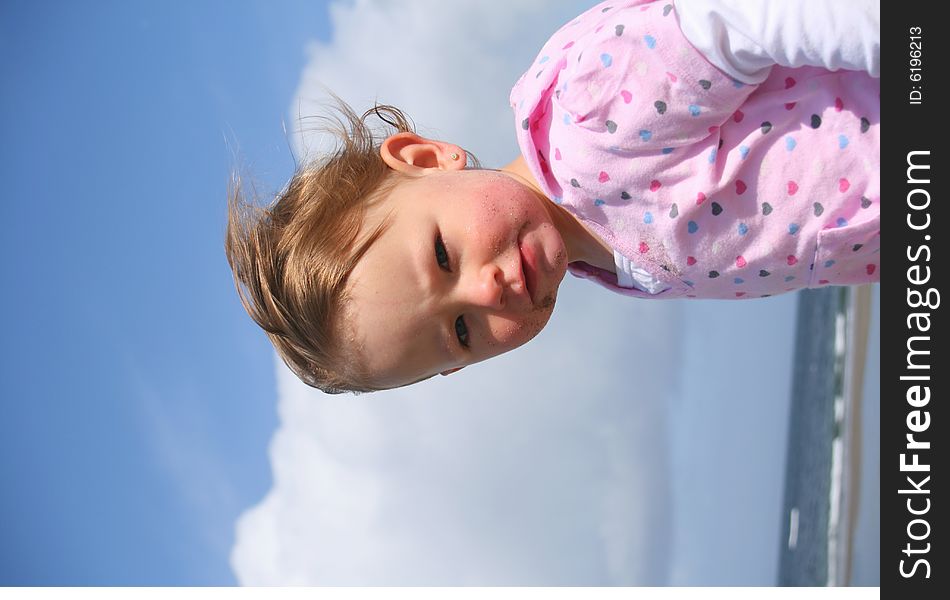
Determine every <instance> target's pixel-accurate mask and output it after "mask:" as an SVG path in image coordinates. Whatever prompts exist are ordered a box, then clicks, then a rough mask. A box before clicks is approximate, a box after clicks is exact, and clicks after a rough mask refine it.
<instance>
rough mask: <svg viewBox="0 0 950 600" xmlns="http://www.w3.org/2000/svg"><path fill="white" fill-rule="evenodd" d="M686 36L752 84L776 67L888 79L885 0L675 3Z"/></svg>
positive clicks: (702, 0)
mask: <svg viewBox="0 0 950 600" xmlns="http://www.w3.org/2000/svg"><path fill="white" fill-rule="evenodd" d="M674 1H675V4H676V12H677V15H678V16H679V20H680V28H681V29H682V31H683V35H685V36H686V39H688V40H689V42H690V43H691V44H692V45H693V46H694V47H695V48H696V49H697V50H699V51H700V52H701V53H702V54H703V55H704V56H705V57H706V59H707V60H709V62H711V63H712V64H714V65H716V66H717V67H719V68H720V69H721V70H723V71H724V72H726V73H728V74H729V75H730V76H732V77H734V78H735V79H737V80H739V81H742V82H744V83H750V84H754V83H761V82H762V81H764V80H765V78H766V77H768V74H769V70H770V67H771V66H772V65H776V64H777V65H781V66H784V67H801V66H814V67H824V68H825V69H828V70H829V71H836V70H838V69H846V70H850V71H866V72H867V73H868V74H869V75H871V76H872V77H880V76H881V64H880V61H881V58H880V54H881V7H880V4H879V1H878V0H674Z"/></svg>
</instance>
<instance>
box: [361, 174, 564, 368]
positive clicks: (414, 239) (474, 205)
mask: <svg viewBox="0 0 950 600" xmlns="http://www.w3.org/2000/svg"><path fill="white" fill-rule="evenodd" d="M462 164H464V160H463V161H462V162H461V163H459V164H458V167H457V168H453V167H452V163H449V167H448V168H445V167H444V166H443V167H441V168H426V169H422V168H418V167H416V168H415V169H410V170H411V171H412V173H414V174H413V175H411V176H409V177H405V178H403V179H402V180H401V181H400V182H399V183H398V184H397V185H396V187H395V188H394V189H393V190H392V191H391V192H390V194H389V196H388V197H387V198H386V199H385V200H383V201H381V202H378V203H377V204H376V205H374V206H373V207H372V208H371V209H370V210H369V211H368V212H367V215H366V219H365V221H364V223H363V228H362V230H361V231H362V232H369V231H372V229H373V228H374V227H375V226H376V225H377V224H378V223H379V222H380V221H381V220H382V219H383V218H385V217H386V216H387V214H389V219H390V224H389V227H388V229H386V231H385V232H384V233H383V234H382V235H381V236H380V237H379V238H378V239H377V240H376V241H375V242H374V243H373V244H372V245H371V246H370V248H369V249H368V250H367V252H366V253H365V254H364V255H363V257H362V258H361V259H360V261H359V262H358V263H357V265H356V267H355V268H354V269H353V272H352V273H351V275H350V279H349V281H348V286H349V287H348V291H349V293H350V298H351V299H352V302H351V303H350V305H349V306H348V309H347V318H348V319H349V322H348V326H349V327H350V328H351V331H352V333H353V336H354V337H355V340H354V341H355V343H356V344H357V346H356V347H357V349H358V350H357V354H358V356H359V357H360V360H361V361H362V362H363V364H364V365H365V367H366V368H367V369H368V370H369V371H370V373H371V374H373V379H374V382H375V383H377V384H380V385H383V386H386V387H397V386H399V385H404V384H407V383H412V382H415V381H418V380H420V379H424V378H426V377H428V376H430V375H434V374H435V373H443V374H448V373H449V372H452V371H454V370H457V369H459V368H461V367H464V366H466V365H470V364H473V363H476V362H479V361H482V360H485V359H487V358H491V357H492V356H496V355H498V354H501V353H503V352H507V351H508V350H512V349H514V348H517V347H518V346H520V345H522V344H524V343H525V342H527V341H528V340H530V339H531V338H533V337H534V336H535V335H537V334H538V332H540V331H541V329H542V328H543V327H544V325H545V324H546V323H547V322H548V319H549V318H550V317H551V312H552V311H553V310H554V303H555V299H556V297H557V289H558V285H559V284H560V283H561V280H562V279H563V277H564V274H565V272H566V270H567V262H568V257H567V251H566V249H565V246H564V241H563V239H562V237H561V235H560V233H559V232H558V230H557V228H556V227H555V226H554V224H553V222H552V214H551V212H550V210H551V209H549V208H548V206H551V205H550V202H549V201H548V200H547V199H546V198H545V197H544V196H542V195H541V194H540V193H538V192H537V191H536V190H534V189H532V188H531V187H529V186H528V185H526V183H525V182H524V181H523V180H521V179H520V178H517V177H516V176H513V175H510V174H507V173H505V172H500V171H487V170H461V165H462Z"/></svg>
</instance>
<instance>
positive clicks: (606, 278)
mask: <svg viewBox="0 0 950 600" xmlns="http://www.w3.org/2000/svg"><path fill="white" fill-rule="evenodd" d="M879 94H880V82H879V80H877V79H873V78H871V77H870V76H868V75H867V74H866V73H863V72H854V71H837V72H831V71H827V70H824V69H819V68H814V67H805V68H799V69H788V68H784V67H777V66H776V67H773V68H772V71H771V74H770V75H769V77H768V78H767V79H766V80H765V81H764V82H763V83H761V84H759V85H745V84H742V83H740V82H738V81H735V80H733V79H731V78H730V77H728V76H727V75H725V74H724V73H722V72H721V71H720V70H719V69H717V68H716V67H715V66H713V65H712V64H710V63H709V62H708V61H707V60H706V59H705V57H703V56H702V54H700V53H699V52H698V51H696V50H695V49H694V48H693V47H692V46H691V45H690V44H689V42H688V41H687V40H686V39H685V38H684V37H683V34H682V33H681V32H680V29H679V25H678V23H677V15H676V11H675V9H674V7H673V5H672V4H670V3H666V2H662V1H661V2H643V0H626V1H615V2H604V3H602V4H600V5H598V6H595V7H594V8H592V9H590V10H589V11H587V12H586V13H584V14H583V15H581V16H580V17H578V18H577V19H576V20H575V21H573V22H571V23H569V24H567V25H565V26H564V27H562V28H561V29H560V30H559V31H558V32H557V33H555V34H554V35H553V36H552V37H551V39H550V40H548V42H547V43H546V44H545V46H544V47H543V48H542V49H541V52H540V54H539V55H538V58H537V60H536V61H535V63H534V64H533V65H532V66H531V68H530V69H529V70H528V71H527V72H526V73H525V74H524V75H522V77H521V79H519V80H518V82H517V83H516V84H515V86H514V88H513V89H512V92H511V104H512V107H513V108H514V110H515V116H516V123H517V131H518V143H519V146H520V148H521V152H522V154H523V155H524V158H525V161H526V163H527V165H528V168H529V169H530V170H531V172H532V174H533V175H534V177H535V179H536V180H537V181H538V183H539V184H540V185H541V187H542V188H543V189H544V191H545V193H546V194H547V195H548V196H549V197H550V198H551V199H552V200H553V201H555V202H557V203H558V204H560V205H562V206H563V207H564V208H566V209H567V210H569V211H570V212H571V213H572V214H574V215H575V216H577V217H578V218H579V219H582V220H583V221H584V223H585V224H586V225H587V226H588V227H589V228H590V229H591V230H593V231H594V232H595V233H596V234H597V235H599V236H601V237H602V238H603V239H604V241H605V242H606V243H608V244H609V245H610V246H612V247H613V248H615V249H616V250H618V251H619V252H620V253H622V254H623V255H625V256H626V257H627V258H628V259H629V260H630V261H631V262H633V263H635V264H636V265H637V266H640V267H642V268H643V269H646V270H647V271H648V272H649V273H650V274H651V275H652V276H653V277H654V278H656V279H658V280H660V281H662V282H663V283H664V284H666V285H668V286H669V289H666V290H665V291H662V292H660V293H658V294H655V295H653V294H649V293H645V292H641V291H639V290H636V289H629V288H621V287H617V285H616V283H617V276H616V275H615V274H614V273H610V272H607V271H603V270H602V269H598V268H596V267H593V266H591V265H588V264H586V263H571V265H570V267H569V268H570V271H571V272H572V273H573V274H574V275H577V276H579V277H585V278H591V279H594V280H595V281H596V282H598V283H600V284H601V285H604V286H605V287H608V288H610V289H612V290H614V291H616V292H619V293H623V294H627V295H631V296H637V297H645V298H675V297H684V296H685V297H690V298H695V297H700V298H749V297H762V296H769V295H774V294H778V293H782V292H786V291H792V290H795V289H799V288H803V287H821V286H824V285H846V284H860V283H867V282H872V281H879V279H880V255H879V250H880V99H879Z"/></svg>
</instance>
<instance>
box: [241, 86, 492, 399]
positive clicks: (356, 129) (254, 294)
mask: <svg viewBox="0 0 950 600" xmlns="http://www.w3.org/2000/svg"><path fill="white" fill-rule="evenodd" d="M334 99H335V100H336V109H337V110H338V111H339V115H338V116H336V117H335V118H330V117H328V118H326V119H325V120H326V121H328V123H329V125H328V126H327V127H326V128H324V131H326V132H327V133H331V134H333V135H335V136H336V138H337V142H338V145H337V148H336V150H335V151H334V152H333V153H332V154H330V155H327V156H325V157H323V158H321V159H318V160H316V161H314V162H312V163H310V164H307V165H304V166H302V167H299V168H298V170H297V172H296V173H294V176H293V177H292V178H291V180H290V182H289V183H288V184H287V187H286V188H285V189H284V190H283V191H282V192H281V193H280V194H278V196H277V198H276V200H275V201H274V202H273V204H272V205H271V206H269V207H267V208H261V207H258V206H254V205H253V204H251V203H250V202H248V201H247V200H246V199H245V192H244V190H243V186H242V182H241V178H240V177H239V176H237V175H235V176H233V177H232V180H231V185H230V186H229V189H228V225H227V232H226V234H225V243H224V247H225V253H226V255H227V258H228V264H229V265H230V266H231V271H232V273H233V275H234V283H235V287H236V288H237V291H238V295H239V296H240V299H241V303H242V304H243V305H244V308H245V310H247V312H248V314H249V315H250V316H251V318H252V319H254V321H255V322H256V323H257V324H258V325H260V326H261V328H262V329H264V331H265V332H266V333H267V337H268V338H270V341H271V342H272V343H273V344H274V348H275V349H276V350H277V353H278V354H279V355H280V357H281V359H283V361H284V363H286V364H287V366H288V367H289V368H290V370H291V371H293V372H294V373H295V374H296V375H297V377H299V378H300V380H301V381H303V382H304V383H306V384H307V385H309V386H311V387H315V388H319V389H321V390H323V391H324V392H326V393H329V394H338V393H341V392H355V393H359V392H368V391H376V390H380V389H383V388H381V387H379V386H377V385H374V384H373V382H372V380H371V377H370V375H369V374H368V373H366V372H365V370H364V369H363V368H362V367H361V365H360V361H359V360H358V358H357V354H356V352H355V348H354V347H353V346H354V342H353V340H352V339H348V337H347V334H346V332H345V331H344V327H345V323H346V322H347V319H346V318H345V314H346V305H347V303H348V301H349V298H348V296H347V292H346V283H347V279H348V277H349V275H350V273H351V272H352V270H353V268H354V267H355V266H356V264H357V262H359V260H360V258H361V257H362V256H363V254H364V253H365V252H366V250H367V249H368V248H369V247H370V246H371V245H372V244H373V242H375V241H376V239H377V238H379V236H380V235H382V233H383V232H384V231H385V230H386V228H387V226H388V224H389V221H388V220H387V219H384V220H383V221H382V222H381V223H380V224H379V225H378V226H377V227H376V228H375V229H374V230H373V231H372V232H371V233H370V234H369V235H368V236H366V237H365V239H364V240H362V241H358V240H357V237H358V235H359V232H360V228H361V226H362V224H363V218H364V215H365V212H366V208H367V207H368V206H370V205H371V204H372V203H374V202H375V201H377V200H381V199H383V198H384V197H385V196H386V195H387V194H388V192H389V191H390V190H391V189H392V188H393V186H394V185H395V184H396V182H397V181H398V177H399V175H398V173H396V172H395V171H393V170H392V169H390V168H389V166H388V165H386V163H385V162H384V161H383V159H382V157H381V156H380V152H379V147H380V143H381V140H382V139H385V137H382V138H379V137H376V136H375V135H374V132H373V130H372V128H370V127H369V125H368V124H367V119H368V118H369V117H370V116H372V115H375V116H376V117H378V118H379V119H381V120H382V121H384V122H385V123H387V124H388V125H389V127H390V128H391V129H392V130H395V132H413V127H412V124H411V121H410V119H409V118H408V117H407V116H406V115H405V114H404V113H403V112H402V111H401V110H399V109H398V108H396V107H394V106H388V105H376V106H375V107H374V108H372V109H370V110H368V111H366V112H365V113H364V114H363V115H362V116H361V117H360V116H357V114H356V113H355V112H353V109H351V108H350V107H349V106H348V105H347V104H346V103H345V102H343V101H342V100H340V99H339V98H337V97H336V96H334ZM469 156H470V158H471V160H472V163H471V164H473V165H475V166H476V167H477V166H478V162H477V160H475V158H474V157H473V156H471V155H469Z"/></svg>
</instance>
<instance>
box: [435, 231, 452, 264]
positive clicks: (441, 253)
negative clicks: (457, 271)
mask: <svg viewBox="0 0 950 600" xmlns="http://www.w3.org/2000/svg"><path fill="white" fill-rule="evenodd" d="M435 260H436V262H438V263H439V268H440V269H442V270H443V271H448V272H449V273H451V272H452V269H451V267H449V253H448V252H447V251H446V249H445V244H444V243H443V242H442V236H441V235H439V236H438V237H436V238H435Z"/></svg>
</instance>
